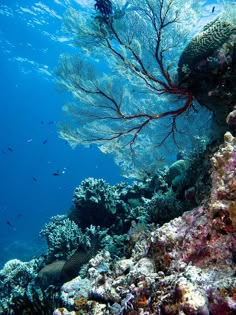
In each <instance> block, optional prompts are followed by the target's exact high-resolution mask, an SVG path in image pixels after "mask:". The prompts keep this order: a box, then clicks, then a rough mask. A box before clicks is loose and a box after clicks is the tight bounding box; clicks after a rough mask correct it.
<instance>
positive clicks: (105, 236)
mask: <svg viewBox="0 0 236 315" xmlns="http://www.w3.org/2000/svg"><path fill="white" fill-rule="evenodd" d="M235 7H236V6H235V5H231V4H227V3H226V4H225V8H224V9H223V12H222V13H221V14H219V16H217V17H216V18H215V19H213V20H212V21H210V22H209V23H208V24H207V25H205V26H204V27H203V28H202V30H199V31H198V32H197V33H196V34H195V35H193V32H192V33H191V34H192V35H191V36H192V38H187V39H186V36H187V35H188V36H189V34H190V32H189V30H190V29H189V27H194V25H196V22H197V21H198V20H199V16H200V14H201V10H200V8H199V7H197V4H196V3H195V2H192V1H187V0H186V1H185V0H182V1H180V0H144V1H142V3H140V1H138V0H137V1H136V0H131V1H129V2H127V3H125V4H124V3H123V4H120V3H119V2H118V1H117V2H116V1H109V0H107V1H96V3H95V10H94V11H93V12H92V13H91V12H90V11H89V12H87V11H85V12H82V13H81V12H77V11H75V10H74V9H69V11H68V13H67V15H66V17H65V28H66V29H67V31H69V32H71V33H73V34H74V35H75V41H76V43H77V44H78V45H80V49H81V54H84V55H82V57H83V58H82V59H81V60H80V59H79V58H80V57H78V56H77V57H69V56H64V57H62V59H61V60H60V65H59V68H58V71H57V74H58V77H59V83H60V84H62V85H64V86H65V87H66V88H67V90H68V91H70V92H72V94H73V96H74V104H72V105H67V106H66V107H65V109H66V111H67V112H69V113H70V114H71V115H72V116H73V117H74V118H75V121H73V122H71V125H70V126H61V129H60V134H61V136H62V137H64V138H65V139H67V140H68V141H70V142H71V144H72V145H77V144H81V143H82V144H85V145H87V144H88V143H96V144H97V145H98V146H99V147H100V149H101V150H102V151H103V152H109V153H112V154H113V155H114V157H115V160H116V162H117V163H118V164H119V165H120V167H121V168H122V169H123V171H124V172H125V173H126V175H127V176H129V177H134V178H136V179H138V180H137V181H134V182H133V183H132V184H127V183H120V184H117V185H114V186H111V185H109V184H108V183H106V182H105V181H104V180H103V179H95V178H88V179H85V180H84V181H82V182H81V184H80V185H79V186H78V187H77V188H76V189H75V191H74V196H73V206H72V207H71V209H70V210H69V211H68V214H67V215H62V216H59V215H57V216H54V217H52V218H51V221H50V222H49V223H48V224H46V225H45V227H44V228H43V229H42V231H41V232H40V235H41V236H42V237H43V238H45V239H46V242H47V246H48V249H47V252H46V253H44V254H43V255H41V256H40V257H37V258H34V259H32V260H31V261H29V262H22V261H20V260H17V259H14V260H10V261H8V262H7V263H6V264H5V266H4V267H3V269H2V270H1V271H0V313H1V314H22V315H24V314H50V315H69V314H71V315H79V314H88V315H102V314H107V315H108V314H114V315H139V314H140V315H154V314H155V315H233V314H236V135H235V126H236V118H235V117H236V110H235V106H236V102H235V100H236V8H235ZM186 9H188V10H187V11H186ZM185 12H191V14H190V13H188V16H186V13H185ZM134 26H135V28H134ZM173 32H174V33H175V38H174V39H173V37H172V36H171V35H173ZM147 34H148V35H147ZM184 39H185V41H184ZM92 47H93V50H92V51H90V50H91V48H92ZM94 54H95V55H96V56H97V58H98V60H99V58H101V57H104V56H105V57H104V64H105V65H106V67H107V68H108V69H110V70H109V71H110V72H109V71H108V72H109V73H108V75H107V74H106V75H104V74H103V75H102V77H100V78H99V76H96V71H97V70H96V67H92V65H91V64H89V60H91V58H92V57H93V56H94ZM88 55H89V57H88ZM171 56H172V57H173V58H172V59H170V57H171ZM83 60H84V61H83ZM170 60H171V61H170ZM83 62H85V63H83ZM191 112H192V113H193V115H192V114H191ZM206 118H207V119H206ZM162 119H164V120H163V122H162ZM165 119H166V120H165ZM194 119H195V120H194ZM80 122H81V123H80ZM206 122H207V124H208V125H209V126H210V128H207V127H205V128H203V127H202V123H204V124H206ZM182 137H183V139H182ZM181 139H182V141H181ZM184 139H188V143H190V142H191V143H192V145H186V146H184V144H183V142H184V141H185V140H184ZM171 142H172V143H171ZM170 143H171V144H170ZM163 146H164V149H162V147H163ZM167 147H168V150H169V151H168V152H172V151H171V149H173V150H177V151H174V152H177V155H176V158H175V159H173V160H172V161H171V160H170V161H169V162H171V163H169V165H168V164H167V163H165V160H166V154H167V153H166V152H167V151H165V150H166V149H167ZM176 147H177V149H176ZM174 148H175V149H174ZM159 153H160V154H159ZM162 154H163V158H162ZM169 154H170V153H169ZM163 160H164V164H163ZM167 160H168V159H167Z"/></svg>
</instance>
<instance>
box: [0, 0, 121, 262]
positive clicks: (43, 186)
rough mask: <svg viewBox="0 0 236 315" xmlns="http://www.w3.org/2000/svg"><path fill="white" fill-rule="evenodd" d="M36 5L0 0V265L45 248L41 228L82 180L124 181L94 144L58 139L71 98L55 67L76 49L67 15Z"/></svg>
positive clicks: (58, 9) (52, 6) (59, 8)
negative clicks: (59, 86)
mask: <svg viewBox="0 0 236 315" xmlns="http://www.w3.org/2000/svg"><path fill="white" fill-rule="evenodd" d="M35 3H36V4H37V3H39V4H40V3H41V4H46V5H47V6H48V8H49V7H50V9H54V10H55V12H57V15H58V16H62V15H63V13H64V11H65V7H64V6H62V5H59V4H57V3H55V2H53V1H44V2H39V1H38V2H37V1H36V2H35ZM35 3H34V2H33V1H30V0H28V1H18V2H17V1H10V0H7V1H1V2H0V47H1V50H0V69H1V77H0V78H1V79H0V80H1V82H0V83H1V84H0V91H1V103H0V128H1V129H0V266H1V265H2V263H3V262H5V261H6V260H8V259H11V258H20V259H29V258H30V257H31V255H32V253H36V254H37V252H38V250H39V251H40V248H41V242H40V239H39V237H38V233H39V231H40V229H41V228H42V227H43V225H44V224H45V223H46V222H48V221H49V218H50V217H51V216H52V215H56V214H65V213H66V212H67V210H68V208H69V207H70V206H71V203H72V196H73V191H74V189H75V187H76V186H77V185H78V184H79V183H80V182H81V180H83V179H84V178H86V177H89V176H92V177H95V178H104V179H105V180H106V181H108V182H109V183H111V184H113V183H117V182H119V181H120V180H121V177H120V176H119V169H118V168H117V167H116V166H115V165H114V163H113V161H112V158H111V157H109V156H105V155H103V154H101V153H100V152H99V151H98V150H97V149H96V147H92V148H90V149H85V148H83V147H79V148H77V149H75V150H72V149H71V147H70V146H69V145H68V144H66V143H65V141H64V140H61V139H59V137H58V134H57V128H56V123H57V122H58V121H60V120H62V119H63V118H65V117H64V114H63V112H62V110H61V107H62V106H63V104H64V103H65V102H66V101H67V100H69V99H70V96H69V95H66V93H65V94H60V93H59V92H58V91H57V90H56V84H55V82H54V77H53V70H54V69H55V67H56V66H57V60H58V56H59V54H61V53H63V52H73V48H71V47H70V46H69V45H68V43H70V42H65V43H62V42H59V41H58V40H57V38H58V37H62V36H64V34H63V33H62V32H61V31H60V30H61V24H62V21H61V20H60V19H59V18H55V17H54V16H53V14H54V13H52V12H51V13H48V12H47V11H48V9H47V8H46V7H45V8H44V9H43V6H42V5H38V6H37V5H35ZM33 6H34V8H36V9H40V10H41V12H40V11H37V10H36V11H35V9H34V10H33V9H32V7H33ZM25 9H29V10H31V13H30V12H28V11H27V10H25ZM33 13H35V14H36V13H37V15H34V14H33ZM44 32H47V33H44ZM55 37H57V38H55ZM40 69H41V70H40ZM42 70H43V71H44V70H46V71H49V72H50V73H51V75H48V74H47V73H46V72H45V71H44V72H42ZM10 150H12V151H10ZM55 172H59V173H60V175H59V176H53V175H52V174H53V173H55Z"/></svg>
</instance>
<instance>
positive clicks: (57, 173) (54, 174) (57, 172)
mask: <svg viewBox="0 0 236 315" xmlns="http://www.w3.org/2000/svg"><path fill="white" fill-rule="evenodd" d="M52 175H53V176H59V175H60V172H59V171H56V172H55V173H52Z"/></svg>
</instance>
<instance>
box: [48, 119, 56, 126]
mask: <svg viewBox="0 0 236 315" xmlns="http://www.w3.org/2000/svg"><path fill="white" fill-rule="evenodd" d="M55 123H56V122H55V120H49V121H48V124H49V125H55Z"/></svg>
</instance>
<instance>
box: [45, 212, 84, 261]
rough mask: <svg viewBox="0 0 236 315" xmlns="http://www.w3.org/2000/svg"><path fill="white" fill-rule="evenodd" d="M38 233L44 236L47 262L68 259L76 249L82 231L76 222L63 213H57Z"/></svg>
mask: <svg viewBox="0 0 236 315" xmlns="http://www.w3.org/2000/svg"><path fill="white" fill-rule="evenodd" d="M40 235H41V236H43V237H45V238H46V241H47V245H48V252H47V260H48V262H51V261H54V260H57V259H58V258H60V259H68V258H69V256H71V254H72V252H73V250H75V249H77V247H78V245H79V244H80V242H81V239H82V232H81V230H80V229H79V228H78V226H77V224H76V223H75V222H73V221H71V220H70V219H69V218H67V217H66V216H64V215H57V216H54V217H52V218H51V221H50V222H49V223H48V224H46V225H45V227H44V229H42V231H41V232H40Z"/></svg>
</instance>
